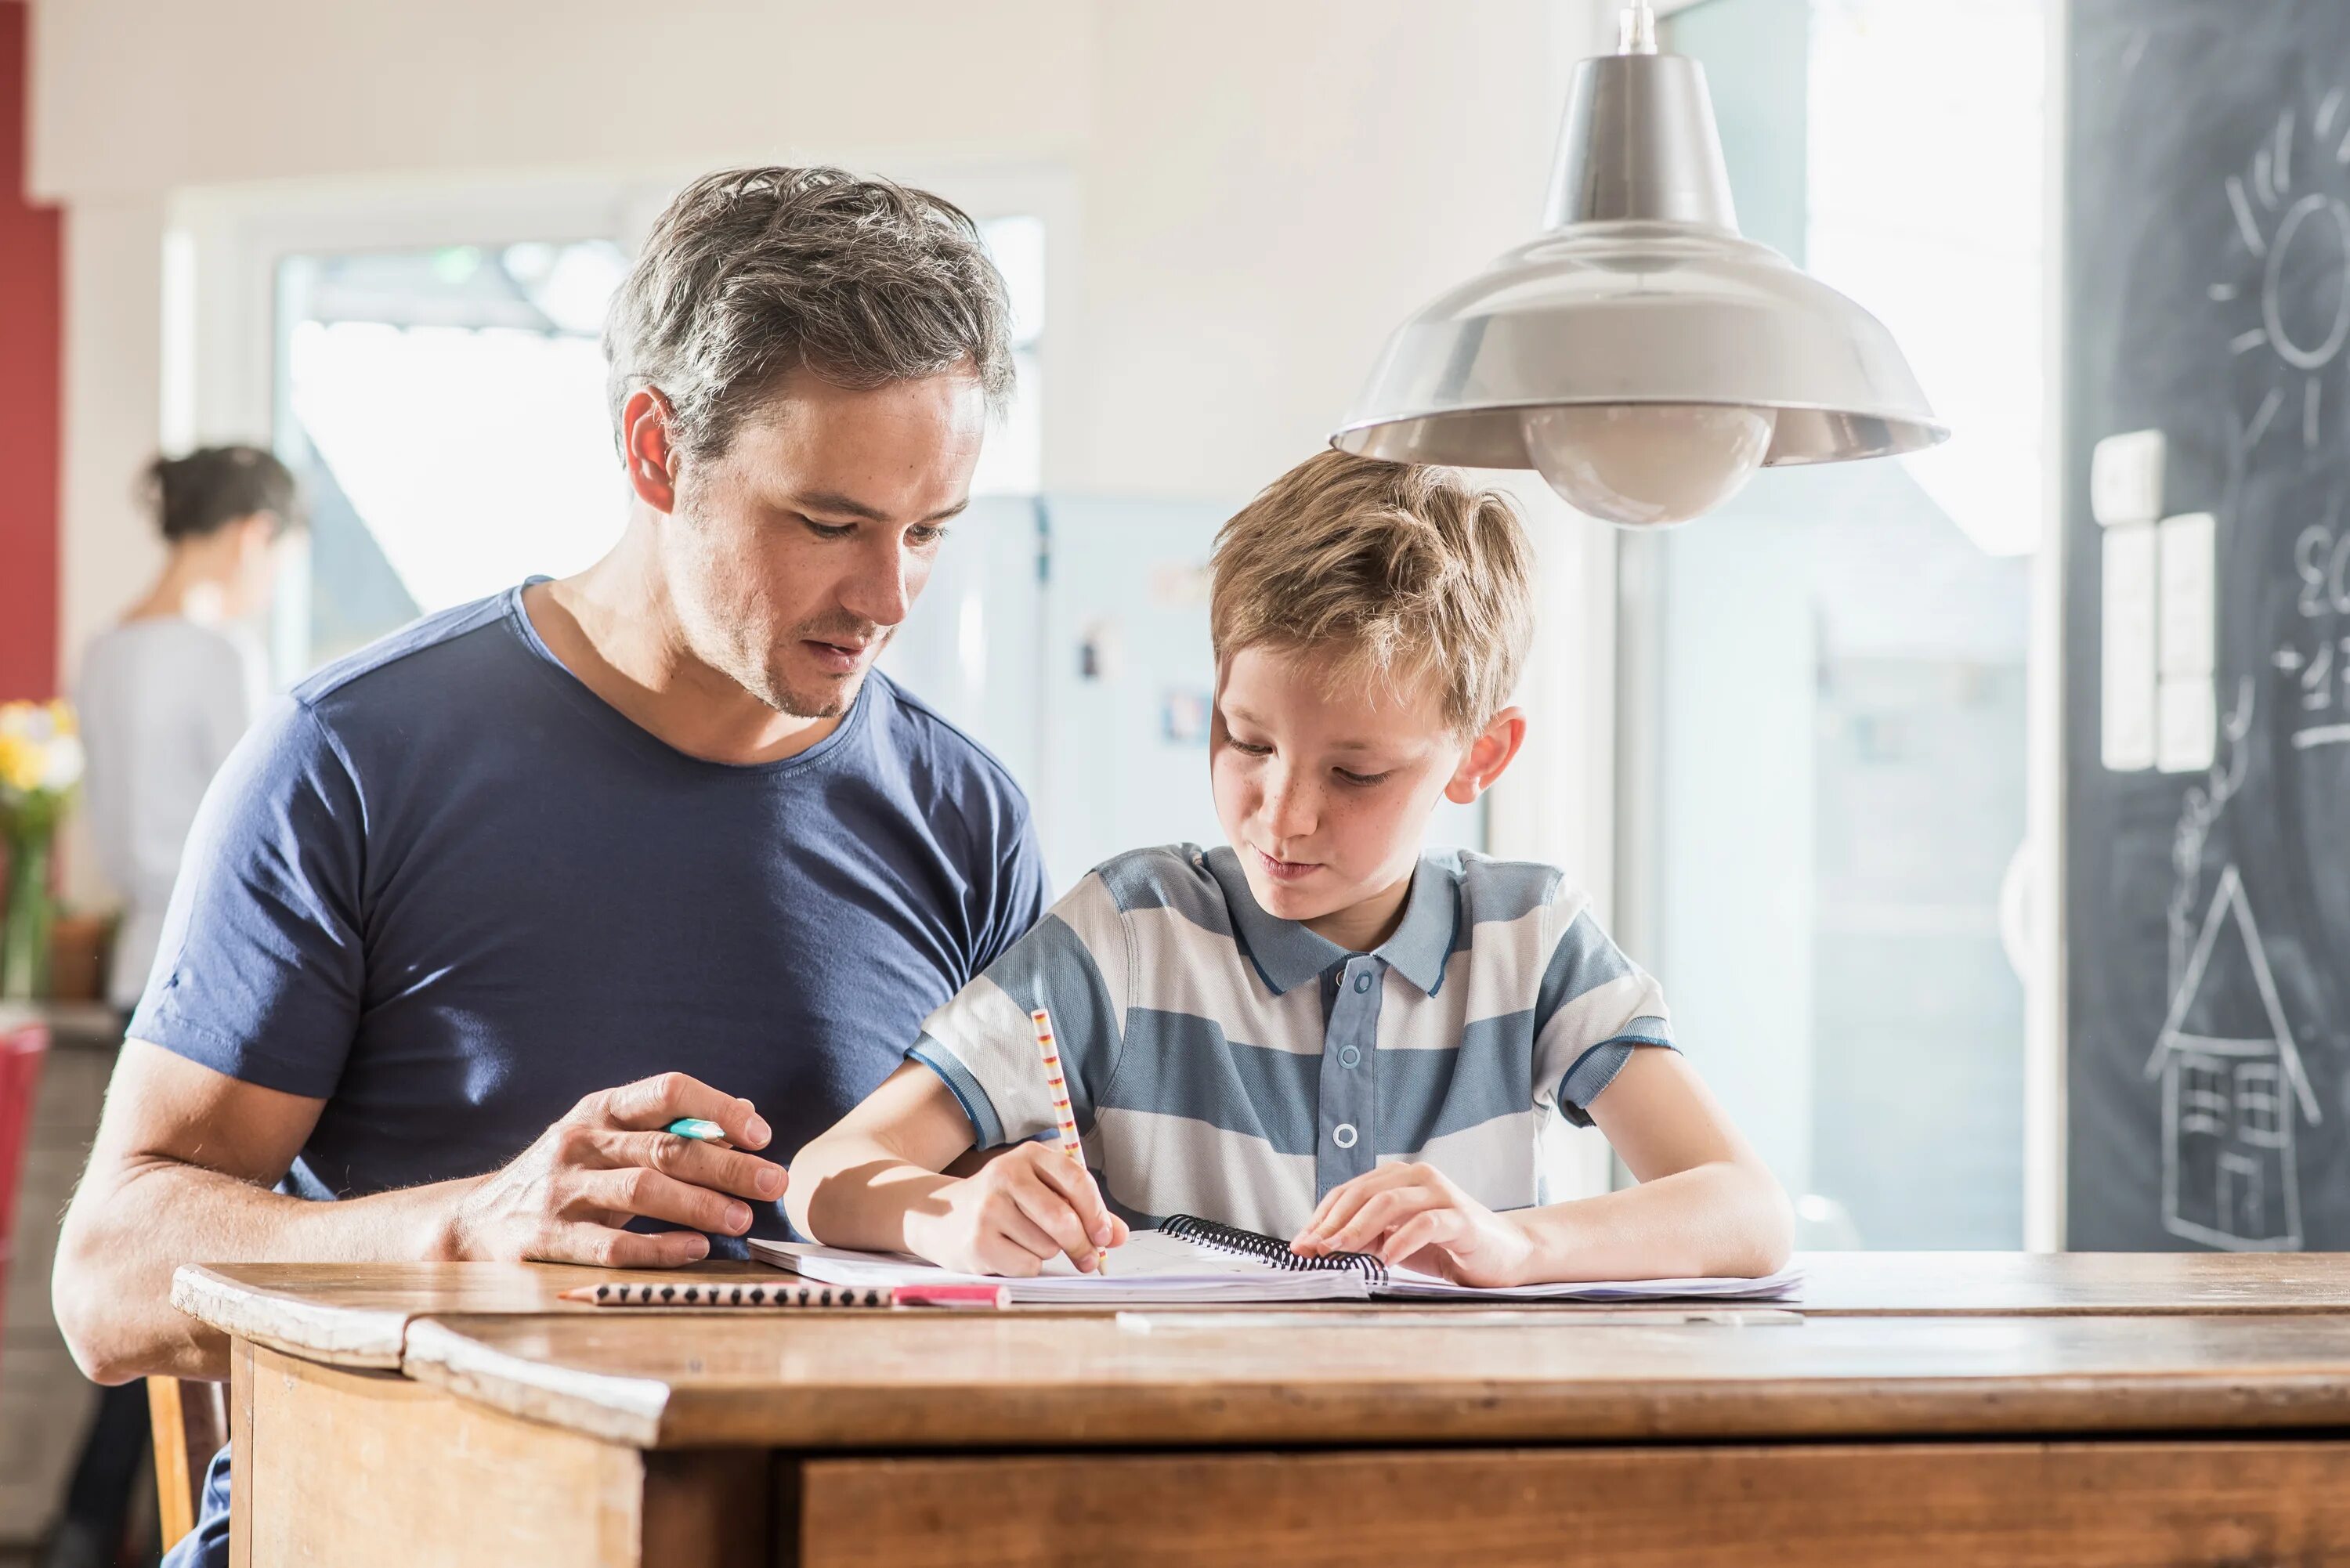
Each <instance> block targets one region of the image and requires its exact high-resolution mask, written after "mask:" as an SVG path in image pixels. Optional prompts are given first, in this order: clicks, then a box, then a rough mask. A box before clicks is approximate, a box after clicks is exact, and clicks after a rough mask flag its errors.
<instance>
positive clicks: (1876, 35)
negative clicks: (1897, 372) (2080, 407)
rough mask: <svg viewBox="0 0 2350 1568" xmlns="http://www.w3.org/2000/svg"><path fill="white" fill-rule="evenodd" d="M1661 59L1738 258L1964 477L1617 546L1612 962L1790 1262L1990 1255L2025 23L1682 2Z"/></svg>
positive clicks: (2035, 479) (2035, 493)
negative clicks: (1786, 287) (1759, 244)
mask: <svg viewBox="0 0 2350 1568" xmlns="http://www.w3.org/2000/svg"><path fill="white" fill-rule="evenodd" d="M1667 26H1668V30H1669V35H1670V36H1669V47H1672V48H1674V49H1675V50H1677V51H1678V52H1679V53H1683V54H1688V55H1691V56H1694V57H1697V58H1699V59H1700V60H1701V61H1702V62H1703V63H1704V65H1705V67H1706V70H1707V75H1708V78H1709V79H1710V82H1711V88H1712V90H1713V94H1714V100H1715V108H1716V111H1717V115H1718V118H1719V119H1720V123H1721V131H1722V140H1723V145H1724V150H1725V152H1726V155H1727V157H1728V160H1729V163H1730V172H1731V183H1732V186H1733V189H1734V192H1735V195H1736V199H1737V203H1738V211H1739V217H1740V220H1741V225H1742V228H1743V229H1744V231H1745V232H1746V233H1747V234H1749V235H1750V236H1752V237H1753V238H1756V239H1759V240H1762V241H1763V242H1764V243H1766V244H1771V245H1773V247H1775V248H1777V249H1778V250H1780V251H1781V252H1783V253H1784V254H1787V255H1788V256H1789V257H1790V258H1791V259H1793V260H1794V261H1795V262H1797V263H1798V264H1799V265H1805V266H1807V267H1808V268H1809V269H1810V270H1811V271H1813V272H1814V274H1815V275H1819V276H1820V277H1822V278H1823V279H1824V280H1825V281H1826V282H1828V283H1830V284H1832V285H1834V286H1836V287H1837V288H1839V289H1841V290H1843V291H1844V292H1845V293H1846V294H1848V295H1850V296H1852V297H1854V298H1855V299H1856V300H1858V301H1859V302H1860V303H1861V304H1862V305H1863V306H1866V307H1867V308H1869V309H1870V310H1871V311H1872V312H1874V313H1875V314H1877V316H1878V317H1880V318H1881V319H1883V320H1884V321H1885V322H1886V324H1887V326H1888V327H1890V328H1891V329H1892V331H1893V332H1894V334H1895V336H1896V337H1897V338H1898V340H1899V341H1900V342H1901V344H1902V346H1903V348H1904V349H1905V350H1906V351H1907V352H1908V354H1909V356H1910V358H1911V362H1912V365H1913V367H1914V368H1915V369H1916V370H1917V371H1918V377H1919V379H1920V380H1921V381H1922V382H1923V383H1924V385H1925V389H1926V391H1927V393H1928V395H1929V398H1931V399H1932V400H1934V401H1935V403H1936V406H1937V409H1938V410H1939V412H1941V413H1942V414H1943V415H1944V416H1945V417H1946V418H1948V419H1950V421H1952V422H1953V423H1954V424H1956V425H1958V426H1960V428H1961V429H1962V430H1963V431H1964V435H1965V444H1964V447H1963V449H1962V450H1960V449H1955V448H1954V449H1952V455H1951V457H1950V460H1948V461H1947V462H1946V461H1945V460H1943V459H1940V458H1939V457H1937V458H1929V459H1926V460H1923V461H1902V462H1885V461H1880V462H1864V463H1855V464H1846V465H1837V466H1834V467H1827V468H1821V469H1814V470H1791V471H1773V472H1765V473H1764V474H1763V475H1762V476H1760V477H1759V478H1758V479H1757V480H1756V481H1755V483H1753V484H1752V486H1751V487H1750V488H1749V489H1748V490H1747V491H1746V493H1744V494H1743V495H1742V496H1741V497H1739V498H1738V499H1737V500H1735V501H1734V502H1732V503H1731V504H1730V505H1729V506H1727V507H1725V508H1723V509H1722V510H1721V512H1720V513H1718V514H1715V515H1713V516H1711V517H1708V518H1704V519H1701V520H1700V521H1698V522H1697V523H1694V524H1690V526H1689V527H1687V528H1683V529H1679V530H1676V531H1672V532H1669V533H1663V534H1654V535H1626V536H1624V538H1623V541H1622V549H1621V552H1620V558H1621V562H1622V566H1621V574H1622V589H1623V600H1622V605H1623V628H1624V631H1623V648H1622V654H1623V660H1624V667H1625V672H1626V679H1627V699H1626V709H1627V713H1626V717H1625V719H1624V721H1623V723H1622V746H1621V749H1620V752H1621V754H1620V757H1619V763H1620V766H1621V768H1622V774H1621V779H1620V784H1619V798H1620V799H1622V800H1624V801H1626V802H1627V823H1628V827H1627V839H1626V841H1625V843H1624V844H1623V846H1622V847H1621V856H1622V859H1621V865H1620V868H1619V882H1620V884H1621V887H1622V889H1623V891H1622V894H1621V901H1622V902H1623V904H1624V906H1625V909H1626V912H1627V915H1629V916H1630V917H1631V918H1630V919H1628V920H1627V921H1625V922H1624V924H1625V926H1626V936H1627V940H1629V941H1630V942H1631V943H1632V944H1633V945H1634V946H1635V947H1636V949H1637V950H1638V951H1639V953H1640V956H1641V957H1642V958H1643V959H1644V960H1645V961H1648V963H1649V964H1651V965H1652V966H1653V967H1654V968H1655V969H1656V970H1657V971H1658V972H1659V974H1660V975H1661V977H1662V978H1663V981H1664V982H1665V988H1666V993H1667V995H1668V997H1669V999H1670V1001H1671V1003H1672V1007H1673V1012H1674V1020H1675V1032H1676V1033H1677V1034H1678V1036H1679V1038H1680V1039H1681V1041H1682V1042H1683V1043H1684V1046H1685V1048H1686V1049H1687V1050H1688V1051H1689V1052H1690V1055H1691V1058H1692V1060H1693V1061H1694V1062H1695V1063H1696V1064H1697V1065H1698V1066H1699V1067H1700V1069H1701V1070H1702V1071H1703V1072H1704V1073H1705V1074H1706V1075H1707V1076H1708V1079H1709V1081H1710V1082H1711V1084H1712V1085H1713V1086H1714V1087H1715V1089H1716V1091H1717V1093H1719V1094H1720V1095H1721V1098H1722V1099H1723V1101H1724V1103H1725V1104H1726V1106H1728V1108H1729V1109H1730V1110H1731V1113H1732V1114H1733V1115H1734V1116H1736V1117H1737V1119H1738V1121H1739V1124H1740V1126H1741V1127H1742V1129H1743V1130H1744V1131H1745V1132H1746V1133H1747V1134H1748V1135H1749V1136H1750V1137H1752V1138H1753V1140H1754V1141H1755V1143H1756V1145H1757V1146H1758V1147H1759V1148H1760V1149H1761V1150H1762V1151H1763V1155H1764V1157H1765V1158H1767V1159H1768V1160H1769V1161H1770V1163H1771V1165H1772V1166H1773V1168H1774V1169H1775V1170H1776V1171H1777V1172H1778V1174H1779V1176H1780V1178H1781V1179H1782V1180H1783V1182H1784V1183H1785V1184H1786V1186H1787V1189H1788V1190H1789V1191H1790V1192H1791V1193H1792V1194H1794V1195H1795V1196H1796V1199H1797V1205H1798V1214H1799V1217H1800V1219H1799V1224H1800V1235H1799V1244H1801V1245H1804V1246H1807V1247H1825V1246H1839V1245H1841V1246H1869V1247H1981V1248H2012V1247H2016V1246H2019V1245H2021V1244H2022V1240H2023V1210H2024V1149H2023V1099H2024V1041H2023V1036H2024V1018H2025V998H2024V992H2023V986H2022V981H2020V980H2019V979H2018V974H2017V970H2016V968H2015V967H2014V966H2013V965H2012V962H2011V960H2010V956H2009V955H2010V951H2011V950H2012V947H2013V946H2014V941H2013V938H2012V933H2009V932H2006V931H2004V930H2003V927H2002V888H2003V886H2004V885H2006V884H2007V882H2008V879H2009V877H2010V875H2011V871H2012V867H2014V866H2015V865H2016V864H2017V863H2018V861H2019V857H2020V850H2021V846H2022V842H2023V838H2024V818H2025V809H2024V808H2025V800H2026V784H2025V742H2026V726H2025V691H2026V674H2027V670H2026V645H2027V639H2028V634H2029V629H2030V613H2029V607H2030V592H2031V581H2032V578H2031V573H2032V563H2031V560H2030V558H2029V555H2028V552H2030V551H2031V550H2032V549H2033V546H2034V545H2035V544H2036V542H2037V540H2038V537H2039V535H2040V530H2041V523H2042V519H2043V495H2042V491H2041V483H2042V482H2041V478H2040V465H2041V462H2042V432H2041V424H2042V420H2043V410H2042V408H2041V405H2040V401H2039V399H2038V397H2037V395H2036V387H2037V384H2038V367H2039V365H2040V352H2041V348H2040V346H2041V319H2040V317H2041V312H2040V295H2041V278H2042V273H2041V259H2040V258H2041V239H2040V236H2041V231H2042V227H2043V219H2042V214H2041V211H2040V190H2041V178H2042V163H2043V157H2044V152H2043V136H2044V133H2045V126H2044V119H2043V112H2042V97H2041V95H2042V77H2043V69H2044V55H2045V52H2046V48H2045V44H2044V41H2043V12H2042V10H2041V0H1701V3H1700V4H1697V5H1690V6H1689V7H1687V8H1685V9H1683V10H1681V11H1679V12H1678V13H1677V14H1676V15H1675V16H1673V17H1672V18H1671V19H1670V20H1669V23H1668V25H1667ZM2017 366H2022V367H2026V368H2027V369H2026V371H2025V373H2024V374H2022V375H2018V374H2017V373H2016V369H2015V368H2016V367H2017ZM2019 384H2021V385H2019ZM2003 938H2004V939H2005V940H2003Z"/></svg>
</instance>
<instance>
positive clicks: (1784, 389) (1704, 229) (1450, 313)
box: [1331, 54, 1950, 468]
mask: <svg viewBox="0 0 2350 1568" xmlns="http://www.w3.org/2000/svg"><path fill="white" fill-rule="evenodd" d="M1545 228H1546V230H1547V232H1546V233H1544V234H1542V235H1541V236H1540V237H1539V238H1537V239H1534V240H1533V241H1530V242H1529V243H1527V244H1523V245H1520V246H1518V247H1517V248H1516V249H1515V250H1513V251H1511V252H1509V253H1508V254H1504V255H1503V256H1502V257H1501V258H1500V259H1499V260H1497V261H1495V262H1494V263H1493V264H1492V265H1491V266H1489V267H1487V268H1486V269H1485V271H1484V272H1482V274H1480V275H1477V276H1476V277H1474V278H1471V280H1470V281H1469V282H1467V283H1465V284H1462V285H1461V286H1459V287H1458V288H1455V289H1453V290H1451V292H1450V293H1448V294H1446V295H1444V296H1442V297H1440V298H1439V299H1437V300H1436V301H1435V302H1434V303H1432V304H1430V306H1427V307H1426V308H1425V309H1423V310H1421V311H1420V312H1419V314H1418V315H1416V316H1414V317H1412V318H1411V319H1410V320H1409V321H1407V322H1405V323H1404V325H1403V326H1402V327H1400V328H1399V329H1398V330H1397V332H1396V333H1395V335H1394V336H1393V337H1391V338H1389V339H1388V346H1387V350H1386V352H1385V353H1384V354H1383V355H1382V356H1381V357H1380V359H1379V364H1378V369H1376V370H1375V371H1374V372H1373V373H1372V375H1371V379H1370V382H1369V384H1368V385H1367V387H1366V389H1364V392H1363V395H1362V397H1361V398H1360V399H1359V400H1357V403H1356V406H1355V408H1354V410H1352V411H1351V412H1350V413H1349V414H1348V415H1347V421H1346V423H1345V424H1344V426H1342V427H1341V428H1340V430H1339V431H1337V433H1336V435H1334V436H1333V437H1332V438H1331V441H1332V443H1333V444H1334V445H1336V446H1337V447H1339V448H1341V449H1342V450H1344V451H1347V452H1357V453H1362V454H1365V455H1367V456H1371V457H1380V458H1388V459H1391V460H1394V461H1397V462H1443V463H1455V464H1459V465H1461V466H1463V467H1472V468H1530V467H1533V466H1534V458H1533V456H1532V454H1531V453H1530V452H1528V451H1527V448H1526V441H1525V435H1524V432H1523V421H1522V419H1521V416H1522V414H1523V412H1524V410H1528V409H1536V408H1545V407H1553V406H1561V405H1576V404H1584V405H1588V404H1617V405H1621V404H1645V403H1682V404H1689V403H1696V404H1737V405H1743V406H1747V407H1752V408H1763V409H1771V410H1776V411H1777V426H1776V430H1775V431H1774V432H1773V439H1772V442H1771V446H1770V449H1769V452H1768V453H1767V455H1766V456H1765V457H1764V459H1763V461H1764V462H1766V463H1772V464H1790V463H1805V462H1843V461H1846V460H1847V459H1853V458H1864V457H1885V456H1889V455H1892V454H1895V453H1898V452H1916V451H1918V450H1919V449H1920V448H1923V447H1928V446H1931V445H1933V444H1935V443H1936V442H1938V441H1942V440H1944V439H1946V438H1947V437H1948V435H1949V433H1950V432H1949V431H1948V429H1947V428H1946V427H1944V426H1943V425H1941V424H1939V423H1938V422H1937V421H1935V419H1934V415H1933V410H1931V409H1930V408H1929V406H1928V404H1927V402H1926V398H1925V394H1924V393H1923V392H1921V391H1919V390H1918V382H1917V378H1916V377H1915V376H1913V375H1912V374H1911V373H1910V370H1909V366H1908V361H1907V360H1906V359H1904V358H1902V355H1901V350H1900V349H1899V348H1898V347H1897V346H1896V345H1895V343H1894V341H1893V337H1892V335H1891V334H1890V333H1888V332H1887V331H1886V329H1885V328H1884V327H1883V326H1882V325H1881V324H1879V323H1878V322H1877V318H1876V317H1872V316H1870V315H1869V314H1868V312H1866V310H1863V309H1862V308H1860V306H1856V305H1855V304H1854V303H1853V302H1852V301H1851V300H1849V299H1846V297H1845V296H1842V295H1841V294H1838V293H1837V292H1836V291H1835V290H1834V289H1832V288H1830V287H1828V286H1826V285H1825V284H1823V283H1820V282H1819V281H1817V280H1816V279H1814V278H1811V277H1808V276H1806V275H1804V273H1803V272H1802V271H1800V270H1799V269H1797V268H1796V267H1795V266H1794V265H1792V264H1791V263H1789V262H1788V261H1787V259H1786V258H1785V257H1783V256H1782V255H1780V254H1778V253H1777V252H1776V251H1774V250H1773V249H1771V248H1770V247H1769V246H1768V245H1763V244H1757V243H1755V242H1754V241H1752V240H1747V239H1742V238H1741V237H1740V236H1739V234H1738V222H1737V217H1736V213H1735V212H1734V210H1733V208H1732V206H1731V199H1730V182H1729V175H1728V172H1727V171H1726V170H1725V169H1724V167H1723V165H1722V161H1721V140H1720V138H1719V136H1718V135H1717V133H1716V132H1715V130H1714V123H1713V107H1712V103H1711V99H1709V97H1708V95H1707V93H1706V88H1705V76H1704V71H1703V68H1702V67H1700V66H1699V65H1698V63H1697V62H1696V61H1694V60H1690V59H1686V58H1683V57H1679V56H1673V55H1641V54H1625V55H1612V56H1607V57H1601V58H1598V59H1591V60H1586V61H1584V62H1583V64H1582V67H1581V68H1580V69H1579V71H1578V73H1577V75H1576V78H1575V91H1574V95H1573V97H1572V99H1570V103H1569V108H1568V111H1567V119H1566V127H1565V132H1564V135H1563V136H1562V139H1561V145H1560V149H1559V159H1558V169H1557V174H1556V176H1555V179H1554V181H1553V184H1552V192H1551V200H1550V203H1549V211H1548V213H1547V214H1546V219H1545Z"/></svg>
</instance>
